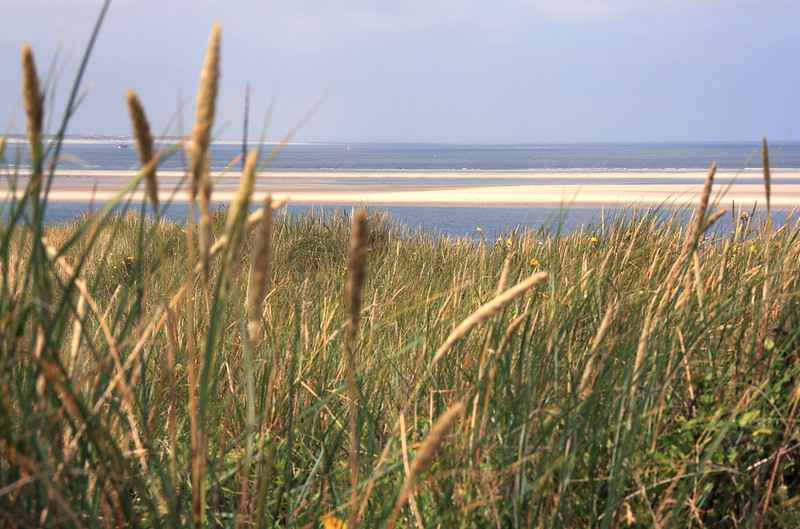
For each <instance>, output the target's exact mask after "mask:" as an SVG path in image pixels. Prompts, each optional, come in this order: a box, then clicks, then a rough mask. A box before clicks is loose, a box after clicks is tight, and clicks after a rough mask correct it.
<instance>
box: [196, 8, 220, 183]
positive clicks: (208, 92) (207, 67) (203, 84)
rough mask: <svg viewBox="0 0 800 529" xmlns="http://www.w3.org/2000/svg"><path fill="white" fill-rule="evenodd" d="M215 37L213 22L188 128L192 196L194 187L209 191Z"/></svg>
mask: <svg viewBox="0 0 800 529" xmlns="http://www.w3.org/2000/svg"><path fill="white" fill-rule="evenodd" d="M219 39H220V24H219V22H217V23H216V24H214V27H213V28H212V29H211V36H210V37H209V39H208V49H207V51H206V57H205V61H204V62H203V70H202V72H201V73H200V87H199V88H198V90H197V104H196V108H195V121H194V129H193V131H192V146H191V150H190V154H191V156H190V159H191V173H192V196H193V197H194V196H196V195H197V192H198V190H200V188H203V191H204V192H206V193H210V190H207V189H206V188H208V187H210V181H209V178H208V163H209V157H208V146H209V144H210V143H211V127H212V125H213V124H214V115H215V113H216V107H215V105H216V100H217V86H218V83H219Z"/></svg>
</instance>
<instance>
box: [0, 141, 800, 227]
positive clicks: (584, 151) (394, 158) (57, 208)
mask: <svg viewBox="0 0 800 529" xmlns="http://www.w3.org/2000/svg"><path fill="white" fill-rule="evenodd" d="M271 148H272V147H271V146H266V147H264V150H265V153H266V152H269V150H270V149H271ZM23 150H24V149H23ZM7 151H8V149H7ZM240 153H241V146H240V145H234V144H216V145H214V146H212V165H213V169H214V170H216V171H219V170H221V169H222V168H224V167H225V166H227V165H228V164H229V163H230V161H231V160H233V159H235V158H236V156H237V155H239V154H240ZM771 154H772V164H771V165H772V167H773V168H782V169H797V168H800V142H788V143H786V144H784V145H782V146H778V145H773V146H771ZM712 162H716V163H717V165H718V167H719V168H720V169H733V170H735V169H742V168H751V169H758V168H760V166H761V155H760V142H736V143H642V144H633V143H631V144H584V145H571V144H563V145H477V144H476V145H470V144H430V143H427V144H413V143H391V144H388V143H386V144H384V143H351V144H349V145H348V144H297V145H289V146H287V147H286V148H285V149H284V150H283V151H281V152H280V153H279V154H278V155H277V156H276V158H275V159H274V160H273V162H272V163H271V165H270V167H269V171H271V172H281V171H314V172H336V173H341V172H348V173H352V177H351V178H345V179H342V181H343V183H351V184H364V183H373V182H371V181H370V182H367V181H366V180H365V179H364V178H362V177H359V175H358V173H359V172H360V171H387V172H388V171H408V172H409V173H412V172H413V171H442V175H443V176H442V181H444V180H446V177H447V176H448V175H447V174H446V173H447V172H449V171H461V170H481V171H492V170H497V171H525V170H565V171H571V170H604V171H626V170H664V171H665V173H666V174H665V177H664V178H663V179H659V180H656V181H653V180H648V181H646V182H645V181H637V180H636V178H635V177H633V178H631V179H628V178H626V179H624V181H619V180H617V181H614V182H611V181H609V182H607V183H608V184H612V183H617V184H618V183H674V182H676V180H675V179H674V178H671V177H670V175H669V171H671V170H687V169H694V170H698V169H699V170H705V169H707V168H708V167H709V166H710V165H711V163H712ZM25 164H26V161H25V160H24V158H23V159H22V162H21V166H22V168H23V170H24V167H25ZM184 166H185V161H184V159H183V157H182V156H181V155H180V154H178V153H176V154H174V155H173V156H171V157H170V158H168V159H167V160H165V161H164V162H163V164H162V165H161V167H162V168H163V169H166V170H180V169H183V168H184ZM59 167H61V168H63V169H80V168H85V169H89V170H93V169H107V170H127V169H135V168H138V162H137V155H136V149H135V146H134V145H133V144H132V143H130V141H129V140H122V139H121V140H103V141H92V142H78V143H71V142H70V143H66V144H64V146H63V148H62V156H61V163H60V164H59ZM746 179H747V178H746V177H743V179H740V180H739V181H742V182H743V181H745V180H746ZM406 180H408V181H406ZM438 180H439V179H436V178H433V179H432V180H431V179H429V180H426V182H425V183H426V184H431V185H433V184H436V183H437V181H438ZM457 181H458V183H459V184H460V185H463V184H466V183H468V184H469V185H480V184H481V182H480V180H479V179H478V178H475V177H470V176H469V175H459V177H458V180H457ZM754 181H760V180H754ZM390 182H391V183H392V184H396V185H401V184H404V183H417V184H418V183H420V182H419V181H413V180H412V179H410V178H408V179H404V178H402V176H398V175H396V174H395V175H393V176H392V179H391V180H390ZM449 182H450V183H453V180H452V179H451V180H449ZM514 182H518V180H511V179H508V182H506V181H505V180H504V179H501V180H494V181H493V183H494V184H502V183H509V184H510V183H514ZM683 182H684V183H686V181H685V180H683ZM543 183H551V184H558V183H559V180H558V179H552V181H551V180H550V179H548V181H547V182H543ZM596 183H604V182H603V181H597V182H596ZM697 183H699V182H697ZM720 183H722V182H720ZM787 183H789V182H787ZM375 207H380V205H375ZM88 208H89V204H87V203H81V202H77V203H52V204H50V205H49V208H48V211H47V218H48V220H49V221H51V222H59V221H63V220H69V219H72V218H74V217H76V216H77V215H79V214H81V213H83V212H85V211H86V210H87V209H88ZM316 209H317V211H319V209H320V208H319V207H317V208H316ZM323 209H324V210H325V211H326V212H328V213H330V212H332V211H334V209H335V207H325V208H323ZM384 209H388V210H389V212H390V214H391V215H392V216H393V217H394V218H395V219H396V220H398V221H399V222H401V223H404V224H406V225H407V226H409V227H410V228H411V229H412V230H415V229H417V228H418V227H421V228H422V229H424V230H429V231H433V232H435V233H438V234H440V235H455V236H463V235H468V234H471V235H473V236H474V235H475V233H476V231H475V230H476V228H478V227H480V228H481V229H482V230H483V233H484V234H486V236H495V235H496V234H498V233H502V232H507V231H509V230H510V229H513V228H514V227H517V226H523V227H529V228H532V229H539V228H542V227H545V228H546V229H548V230H550V231H557V230H559V229H561V230H566V231H570V230H574V229H576V228H578V227H579V226H581V225H586V224H590V223H594V224H597V223H599V220H600V213H601V212H600V209H599V208H597V207H570V208H568V209H565V210H560V209H554V208H530V207H527V208H526V207H472V206H470V207H455V206H447V207H432V206H391V207H386V208H384ZM308 210H309V206H299V205H293V206H290V207H289V211H290V212H291V213H292V214H300V213H305V212H308ZM610 211H613V208H611V209H610ZM785 214H786V212H782V213H781V215H784V216H785ZM165 216H166V217H168V218H170V219H172V220H176V221H180V220H182V219H184V218H185V217H186V206H183V205H178V204H175V205H172V206H171V207H170V208H168V209H167V210H166V212H165ZM777 220H778V218H776V221H777Z"/></svg>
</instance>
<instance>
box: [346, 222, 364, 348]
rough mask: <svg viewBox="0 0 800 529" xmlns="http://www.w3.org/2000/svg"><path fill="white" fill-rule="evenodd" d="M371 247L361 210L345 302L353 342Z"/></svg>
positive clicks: (354, 229)
mask: <svg viewBox="0 0 800 529" xmlns="http://www.w3.org/2000/svg"><path fill="white" fill-rule="evenodd" d="M368 246H369V227H368V226H367V213H366V211H365V210H364V208H359V209H358V211H357V212H356V214H355V219H354V221H353V227H352V230H351V232H350V261H349V263H348V265H347V278H346V280H345V287H344V288H345V300H346V303H347V313H348V315H349V318H348V320H347V336H348V337H349V338H350V339H351V340H352V339H355V337H356V335H357V334H358V326H359V321H360V319H361V304H362V296H363V292H364V283H366V280H367V249H368Z"/></svg>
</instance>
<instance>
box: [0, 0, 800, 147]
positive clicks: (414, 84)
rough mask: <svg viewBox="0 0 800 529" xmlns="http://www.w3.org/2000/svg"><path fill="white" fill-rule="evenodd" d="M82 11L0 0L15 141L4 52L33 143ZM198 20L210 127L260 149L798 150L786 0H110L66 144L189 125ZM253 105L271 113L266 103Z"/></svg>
mask: <svg viewBox="0 0 800 529" xmlns="http://www.w3.org/2000/svg"><path fill="white" fill-rule="evenodd" d="M101 5H102V2H101V1H100V0H0V6H2V13H3V16H2V18H0V95H1V96H2V97H0V126H3V127H4V129H5V130H8V131H11V132H12V133H20V132H23V127H24V122H25V117H24V112H23V110H22V103H21V96H20V86H21V75H20V51H21V49H22V46H23V44H24V43H26V42H27V43H30V44H31V46H32V47H33V53H34V56H35V59H36V62H37V67H38V69H39V71H40V76H41V77H42V79H43V80H44V82H46V84H47V86H48V90H49V91H50V92H49V96H48V101H49V106H50V107H51V109H50V112H49V114H48V115H49V116H50V118H51V119H52V123H51V125H50V127H49V130H50V131H54V130H55V128H56V125H55V124H56V122H57V121H58V120H60V119H61V117H62V116H63V114H64V110H65V109H64V105H65V100H66V97H67V95H68V93H69V91H70V87H71V83H72V81H73V79H74V77H75V73H76V71H77V68H78V65H79V63H80V61H81V57H82V54H83V51H84V48H85V46H86V43H87V42H88V39H89V36H90V34H91V30H92V27H93V25H94V23H95V19H96V18H97V15H98V14H99V12H100V8H101ZM215 21H220V22H221V24H222V41H221V48H222V52H221V71H222V77H221V79H220V96H219V100H218V103H217V108H218V109H219V111H220V115H219V117H218V120H217V123H216V127H215V134H216V136H217V137H218V138H219V139H227V140H241V137H242V131H243V115H244V108H245V105H244V100H245V98H244V94H245V87H246V85H247V83H249V84H250V93H251V95H250V126H249V138H250V139H251V140H253V139H259V138H262V137H263V138H264V139H265V140H267V141H277V140H279V139H280V138H281V137H283V135H285V134H286V133H288V132H289V131H291V130H292V129H293V128H294V127H295V126H296V125H297V124H298V123H300V122H301V120H302V119H303V117H304V116H305V115H306V114H307V113H309V112H310V111H311V110H312V109H313V108H315V106H316V105H317V103H319V102H320V101H321V100H322V102H321V105H320V106H319V108H318V109H317V110H316V111H314V112H313V115H312V116H311V117H310V119H309V120H308V121H307V122H306V123H305V124H304V125H303V126H302V127H301V128H300V130H299V131H298V132H297V134H296V136H295V140H296V141H314V142H316V141H323V142H358V141H408V142H475V143H560V142H563V141H568V142H576V143H577V142H628V141H631V142H637V141H758V140H760V138H761V137H762V136H765V135H766V136H767V137H768V138H769V139H770V140H776V141H782V140H800V2H798V1H797V0H760V1H758V2H755V1H752V0H648V1H642V0H494V1H489V0H381V1H373V0H338V1H337V0H270V1H267V0H225V1H222V0H215V1H212V0H159V1H154V0H115V1H112V2H111V5H110V7H109V9H108V11H107V14H106V17H105V20H104V22H103V24H102V27H101V29H100V33H99V37H98V40H97V43H96V46H95V48H94V50H93V51H92V54H91V57H90V62H89V66H88V68H87V70H86V73H85V75H84V78H83V81H82V84H81V88H82V89H83V90H84V91H85V92H84V96H83V99H82V101H81V104H80V107H79V109H78V111H77V113H76V114H75V115H74V116H73V117H72V120H71V121H70V125H69V127H68V133H71V134H86V135H108V136H127V135H130V124H129V121H128V115H127V109H126V106H125V98H124V96H125V91H126V90H127V89H128V88H130V89H133V90H134V91H136V92H137V93H138V94H139V97H140V99H141V101H142V103H143V105H144V107H145V111H146V113H147V115H148V118H149V119H150V122H151V126H152V129H153V132H154V134H155V135H156V136H162V135H166V136H176V135H179V134H181V133H183V132H185V131H186V130H188V128H189V127H190V124H191V122H192V120H193V116H194V95H195V93H196V90H197V86H198V82H199V73H200V69H201V66H202V63H203V56H204V54H205V51H206V46H207V42H208V35H209V33H210V30H211V27H212V25H213V23H214V22H215ZM270 108H272V112H271V113H270V112H269V109H270Z"/></svg>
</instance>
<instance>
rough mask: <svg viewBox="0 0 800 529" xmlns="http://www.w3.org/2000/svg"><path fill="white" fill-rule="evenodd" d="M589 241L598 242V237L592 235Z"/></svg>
mask: <svg viewBox="0 0 800 529" xmlns="http://www.w3.org/2000/svg"><path fill="white" fill-rule="evenodd" d="M589 242H597V237H592V238H591V239H589Z"/></svg>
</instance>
